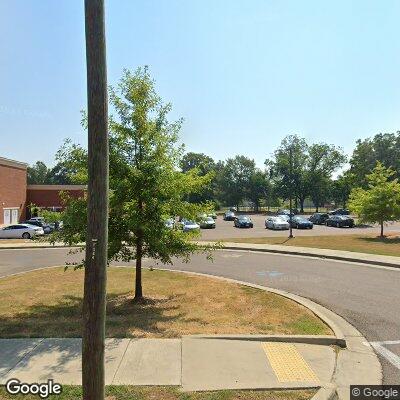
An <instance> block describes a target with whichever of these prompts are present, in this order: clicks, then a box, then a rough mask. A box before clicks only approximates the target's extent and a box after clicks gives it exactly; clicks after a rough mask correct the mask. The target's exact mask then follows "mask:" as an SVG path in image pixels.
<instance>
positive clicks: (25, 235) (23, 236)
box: [22, 232, 31, 239]
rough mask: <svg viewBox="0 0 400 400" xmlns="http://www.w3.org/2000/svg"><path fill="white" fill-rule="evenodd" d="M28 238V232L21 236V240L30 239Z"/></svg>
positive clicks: (29, 236)
mask: <svg viewBox="0 0 400 400" xmlns="http://www.w3.org/2000/svg"><path fill="white" fill-rule="evenodd" d="M30 238H31V235H30V233H29V232H24V233H23V234H22V239H30Z"/></svg>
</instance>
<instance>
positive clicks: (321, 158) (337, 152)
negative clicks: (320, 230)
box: [306, 143, 347, 212]
mask: <svg viewBox="0 0 400 400" xmlns="http://www.w3.org/2000/svg"><path fill="white" fill-rule="evenodd" d="M346 160H347V159H346V156H345V155H344V153H343V151H342V149H341V148H339V147H336V146H334V145H329V144H326V143H314V144H311V145H309V146H308V166H307V172H306V174H307V176H308V185H309V196H310V198H311V200H312V201H313V203H314V205H315V208H316V212H318V209H319V207H320V206H322V205H323V203H324V202H325V201H327V200H328V197H329V193H330V189H331V176H332V174H333V173H334V172H335V171H336V170H337V169H338V168H340V167H341V166H342V165H343V164H344V163H345V162H346Z"/></svg>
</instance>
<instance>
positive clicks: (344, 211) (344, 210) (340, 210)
mask: <svg viewBox="0 0 400 400" xmlns="http://www.w3.org/2000/svg"><path fill="white" fill-rule="evenodd" d="M329 215H350V211H349V210H348V209H347V208H337V209H336V210H333V211H331V212H330V213H329Z"/></svg>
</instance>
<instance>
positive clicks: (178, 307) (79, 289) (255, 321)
mask: <svg viewBox="0 0 400 400" xmlns="http://www.w3.org/2000/svg"><path fill="white" fill-rule="evenodd" d="M134 281H135V272H134V269H133V268H116V267H110V268H109V269H108V285H107V286H108V287H107V292H108V304H107V329H106V335H107V337H158V338H163V337H180V336H182V335H188V334H229V333H231V334H235V333H236V334H252V333H259V334H330V333H331V332H330V329H329V328H328V327H327V326H326V325H325V324H324V323H323V322H322V321H321V320H319V319H318V318H317V317H316V316H315V315H314V314H312V313H311V312H310V311H309V310H308V309H306V308H305V307H303V306H300V305H298V304H297V303H295V302H294V301H291V300H288V299H286V298H284V297H282V296H278V295H276V294H272V293H268V292H265V291H262V290H259V289H254V288H249V287H247V286H242V285H238V284H234V283H227V282H224V281H222V280H218V279H212V278H207V277H200V276H190V275H188V274H184V273H174V272H168V271H157V270H154V271H150V270H144V271H143V290H144V294H145V296H146V301H145V302H144V303H143V304H138V303H136V302H134V301H133V292H132V289H133V287H134ZM82 293H83V271H82V270H77V271H73V270H72V269H68V270H67V271H64V269H63V268H51V269H43V270H39V271H34V272H29V273H26V274H22V275H16V276H12V277H8V278H3V279H0V337H1V338H10V337H80V336H81V307H82Z"/></svg>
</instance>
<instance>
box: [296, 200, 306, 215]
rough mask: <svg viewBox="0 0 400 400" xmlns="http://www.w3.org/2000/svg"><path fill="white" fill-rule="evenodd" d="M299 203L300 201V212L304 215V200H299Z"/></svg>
mask: <svg viewBox="0 0 400 400" xmlns="http://www.w3.org/2000/svg"><path fill="white" fill-rule="evenodd" d="M299 201H300V212H301V213H303V212H304V199H299ZM296 208H297V207H296Z"/></svg>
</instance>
